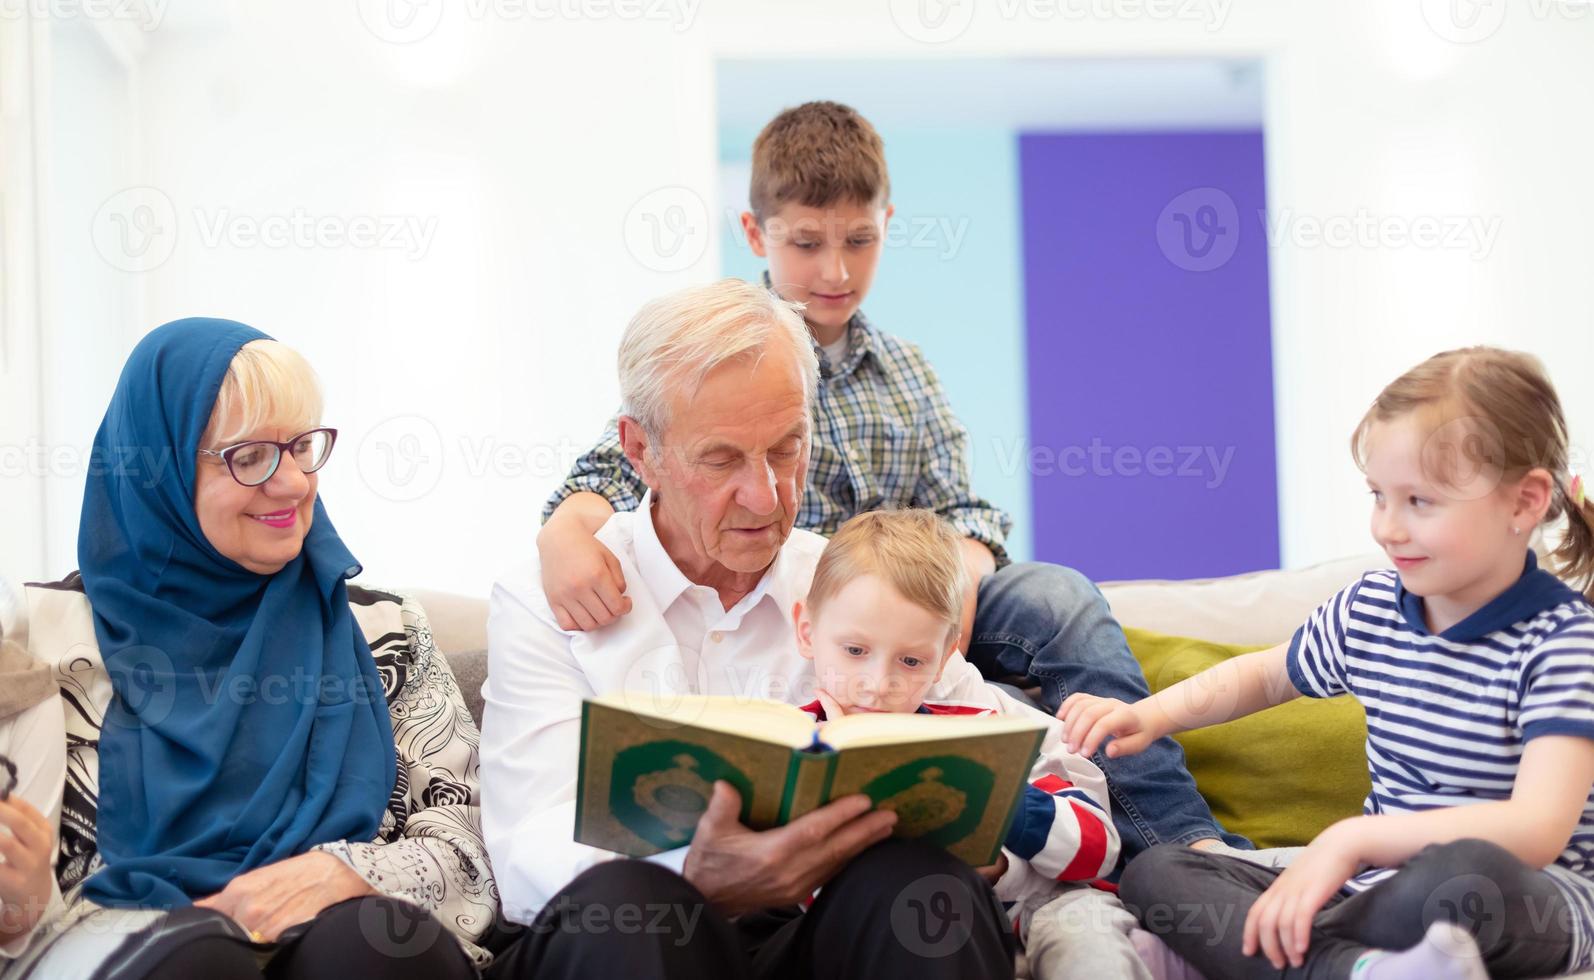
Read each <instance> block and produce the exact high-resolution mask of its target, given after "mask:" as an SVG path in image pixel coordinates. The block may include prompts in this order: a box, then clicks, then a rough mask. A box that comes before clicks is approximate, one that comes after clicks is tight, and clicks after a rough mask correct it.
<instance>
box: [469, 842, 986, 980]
mask: <svg viewBox="0 0 1594 980" xmlns="http://www.w3.org/2000/svg"><path fill="white" fill-rule="evenodd" d="M1014 951H1015V940H1014V938H1013V935H1012V931H1011V930H1010V928H1009V927H1008V922H1007V916H1006V914H1005V913H1004V912H1003V911H1002V908H1001V906H1000V904H999V903H998V902H997V901H996V898H995V896H994V895H993V894H992V893H991V889H990V886H989V885H987V884H986V883H985V881H984V880H983V879H981V878H980V877H979V876H978V875H977V874H975V873H974V871H973V869H971V868H970V867H969V866H968V865H966V864H964V863H963V862H962V861H960V860H958V859H957V858H954V857H952V856H951V855H949V854H947V853H946V852H945V851H943V850H941V849H940V848H936V847H930V846H928V845H923V844H914V843H912V842H908V841H898V840H888V841H884V842H882V843H880V844H877V845H875V846H874V847H871V848H870V849H869V850H867V851H865V852H864V853H862V854H860V855H859V856H858V857H856V858H854V859H853V861H852V863H851V864H849V865H847V867H846V868H845V869H843V870H842V872H841V873H840V874H838V875H837V876H836V877H835V878H833V879H832V880H831V881H830V882H829V883H828V884H826V885H825V887H824V888H823V889H821V890H820V893H819V896H818V898H816V899H815V900H814V902H813V905H812V906H811V907H810V908H809V909H808V911H806V912H803V911H802V910H800V909H798V908H795V907H793V908H791V909H774V910H769V911H766V912H761V913H757V914H754V915H745V916H741V917H740V918H738V919H736V920H735V921H734V922H732V921H730V920H728V919H726V918H725V917H724V916H723V915H721V914H720V913H719V912H717V911H716V910H715V909H714V908H713V907H712V906H710V905H709V904H708V902H707V901H706V900H705V899H704V898H703V895H702V893H700V892H699V891H698V890H697V889H696V888H694V887H693V886H692V884H691V883H690V882H688V881H687V880H686V879H684V878H682V877H681V876H680V875H677V874H675V873H674V872H672V871H670V870H668V869H667V868H662V867H660V866H658V865H656V864H651V863H648V862H646V861H611V862H607V863H605V864H600V865H598V866H597V867H594V868H591V869H589V870H588V871H586V872H585V873H583V874H582V875H580V876H579V877H577V878H576V880H575V881H573V882H571V883H570V884H569V885H568V886H567V887H566V888H565V889H564V890H563V891H561V892H560V893H559V894H558V895H557V896H555V897H554V899H553V900H552V901H551V902H549V903H548V905H547V906H546V907H545V908H544V909H543V911H542V913H541V915H539V916H538V918H537V921H536V922H534V923H532V924H531V925H529V926H526V927H525V928H524V934H523V935H521V936H520V937H519V938H518V939H517V940H516V941H515V942H514V944H513V945H512V946H511V947H510V948H508V949H507V950H505V951H504V952H503V953H502V954H501V955H500V956H499V957H498V959H497V961H496V962H494V964H493V966H492V968H491V969H489V970H488V972H487V975H488V976H489V977H492V978H494V980H498V978H508V977H514V978H537V980H544V978H548V980H558V978H566V977H569V978H576V977H581V978H590V977H626V978H632V977H635V978H655V977H657V978H662V977H712V978H714V980H721V978H757V980H787V978H799V977H800V978H809V977H817V978H822V980H845V978H848V977H871V978H878V977H911V978H913V980H939V978H943V977H945V978H948V980H951V978H959V980H964V978H969V977H981V978H986V977H1011V976H1013V957H1014Z"/></svg>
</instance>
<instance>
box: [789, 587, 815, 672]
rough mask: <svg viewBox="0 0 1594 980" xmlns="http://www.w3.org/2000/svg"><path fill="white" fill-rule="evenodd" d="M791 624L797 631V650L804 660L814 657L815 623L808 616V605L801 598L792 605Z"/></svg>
mask: <svg viewBox="0 0 1594 980" xmlns="http://www.w3.org/2000/svg"><path fill="white" fill-rule="evenodd" d="M791 625H792V629H793V630H794V631H795V632H796V633H797V652H798V653H800V654H802V656H803V659H804V660H812V659H814V623H813V620H811V619H809V618H808V607H807V605H805V604H804V603H803V601H802V600H801V599H798V600H797V601H796V602H794V603H792V605H791Z"/></svg>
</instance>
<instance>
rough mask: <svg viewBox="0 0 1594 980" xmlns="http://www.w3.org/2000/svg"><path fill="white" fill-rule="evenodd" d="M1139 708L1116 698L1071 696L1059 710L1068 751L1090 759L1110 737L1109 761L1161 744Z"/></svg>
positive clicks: (1058, 713)
mask: <svg viewBox="0 0 1594 980" xmlns="http://www.w3.org/2000/svg"><path fill="white" fill-rule="evenodd" d="M1138 708H1139V706H1138V705H1134V704H1125V703H1124V702H1122V701H1119V700H1118V699H1116V698H1098V697H1096V696H1095V695H1094V694H1070V695H1069V696H1068V698H1067V699H1066V700H1065V701H1063V703H1062V706H1061V707H1059V708H1058V709H1057V717H1059V718H1061V719H1062V720H1063V742H1064V743H1065V744H1066V745H1067V747H1068V751H1070V752H1075V753H1078V754H1079V755H1082V756H1084V757H1086V758H1087V759H1088V758H1090V757H1091V756H1093V755H1095V754H1096V749H1097V747H1098V746H1100V745H1101V743H1102V740H1104V739H1105V738H1106V737H1107V736H1109V735H1111V736H1112V737H1113V741H1112V744H1111V745H1109V746H1107V755H1108V757H1109V758H1114V759H1116V758H1118V757H1120V756H1125V755H1135V754H1136V753H1139V752H1143V751H1145V749H1146V746H1148V745H1150V744H1151V743H1152V742H1154V741H1156V740H1157V736H1158V733H1157V732H1156V731H1155V730H1153V728H1152V726H1151V725H1150V724H1148V723H1147V721H1146V719H1145V717H1144V715H1143V713H1142V712H1141V711H1140V710H1138Z"/></svg>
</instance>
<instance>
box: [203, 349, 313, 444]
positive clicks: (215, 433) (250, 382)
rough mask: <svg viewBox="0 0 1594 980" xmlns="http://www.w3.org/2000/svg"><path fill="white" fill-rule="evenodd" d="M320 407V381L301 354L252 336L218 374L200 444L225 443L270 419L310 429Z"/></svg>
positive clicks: (288, 426)
mask: <svg viewBox="0 0 1594 980" xmlns="http://www.w3.org/2000/svg"><path fill="white" fill-rule="evenodd" d="M321 409H322V402H321V385H320V382H318V381H317V380H316V376H315V371H314V370H313V369H312V368H311V367H310V362H309V361H306V360H305V359H304V356H303V355H302V354H300V353H299V352H298V351H296V350H294V349H293V348H292V347H289V346H288V345H287V344H283V343H279V342H278V341H275V340H251V341H250V342H249V343H247V344H245V345H243V346H242V347H240V348H239V349H238V353H237V354H235V355H234V356H233V359H232V363H231V364H230V365H228V367H227V373H226V375H225V376H223V378H222V379H221V390H219V391H218V392H216V405H215V407H214V408H212V409H211V412H210V424H209V425H207V426H206V427H205V435H204V437H203V438H202V439H201V446H202V447H210V448H215V447H218V446H227V445H230V444H232V443H236V442H239V441H241V440H243V439H246V438H248V437H249V436H250V435H252V434H253V433H255V432H257V431H259V430H260V429H263V428H266V427H267V426H273V425H276V426H281V427H282V428H285V429H292V430H293V431H294V433H298V432H300V431H303V430H304V429H312V428H314V427H315V426H317V425H319V424H320V422H321Z"/></svg>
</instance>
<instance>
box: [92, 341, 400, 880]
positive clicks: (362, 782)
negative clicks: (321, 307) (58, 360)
mask: <svg viewBox="0 0 1594 980" xmlns="http://www.w3.org/2000/svg"><path fill="white" fill-rule="evenodd" d="M269 339H270V338H268V337H267V336H266V335H265V334H263V333H261V332H259V331H258V330H254V329H252V328H250V327H246V326H244V325H243V324H241V323H234V322H232V321H230V320H207V319H189V320H178V321H175V322H173V323H168V324H166V325H165V326H163V327H161V328H159V329H157V330H155V331H154V332H153V333H151V334H149V335H148V336H147V337H145V338H144V339H143V340H142V341H141V342H140V343H139V345H138V346H137V347H136V348H134V350H133V353H132V355H131V356H130V357H129V358H128V360H127V365H126V367H124V368H123V369H122V377H121V380H120V381H119V382H118V383H117V386H116V393H115V394H114V395H113V396H112V397H111V404H110V407H109V408H108V409H106V412H105V421H104V422H103V423H101V425H100V430H99V433H98V434H97V435H96V436H95V437H94V455H93V457H92V463H91V465H90V467H89V477H88V484H87V487H86V488H85V491H84V495H83V520H82V523H81V525H80V527H79V529H78V562H79V565H80V567H81V569H82V573H83V585H84V589H85V591H86V592H87V593H88V598H89V602H90V604H91V605H92V606H93V609H94V633H95V636H96V637H97V638H98V640H99V646H100V654H101V656H102V657H103V658H104V660H105V666H106V670H107V672H108V673H109V674H110V678H111V687H112V689H113V691H114V692H115V694H114V697H113V698H112V699H111V703H110V705H109V707H108V708H107V709H106V714H105V723H104V727H103V729H102V731H101V734H100V747H99V756H100V778H99V788H100V799H99V816H98V827H97V837H98V843H99V851H100V856H101V857H102V858H103V859H104V862H105V868H104V870H102V871H100V872H99V873H97V874H95V875H94V876H93V877H92V878H90V879H89V880H88V882H87V883H86V884H85V886H84V894H85V895H87V896H88V897H89V898H91V899H93V900H94V901H96V902H99V903H101V904H103V905H110V906H138V907H144V908H172V907H175V906H181V905H187V904H189V903H190V902H191V901H193V900H194V899H198V898H203V897H205V896H208V895H212V894H215V893H216V892H218V891H220V890H221V889H222V888H223V887H224V886H225V885H226V884H227V882H228V881H230V880H231V879H232V878H234V877H235V876H237V875H239V874H242V873H243V872H246V871H249V870H252V869H254V868H259V867H263V866H265V865H268V864H272V863H274V862H276V861H280V860H282V859H284V858H288V857H292V856H294V855H296V854H302V853H304V852H305V851H307V850H309V849H310V848H312V847H314V846H315V845H317V844H322V843H326V842H328V841H335V840H345V839H347V840H356V841H369V840H371V839H373V838H374V837H375V836H376V832H377V828H378V825H379V823H380V821H381V817H382V812H383V810H384V808H385V806H386V804H387V800H388V796H389V794H390V793H391V792H392V789H393V784H394V780H395V771H394V751H393V729H392V724H391V722H390V721H389V719H388V710H387V704H386V701H385V699H384V698H383V695H382V683H381V680H380V678H379V676H378V674H377V671H376V664H375V662H374V661H373V660H372V658H371V649H370V647H369V646H367V645H366V642H365V638H364V637H363V636H362V635H361V633H360V629H359V627H358V625H356V623H355V621H354V617H353V615H352V614H351V613H350V612H349V598H348V589H347V586H346V585H345V580H346V579H348V578H350V577H352V576H354V575H356V574H358V573H359V570H360V566H359V564H358V563H357V562H356V561H355V559H354V556H353V555H352V554H350V553H349V550H348V549H347V548H346V547H344V545H343V542H342V541H341V540H339V538H338V533H337V531H336V530H334V529H333V527H332V522H331V521H330V520H329V519H328V518H327V515H326V511H325V510H324V509H323V508H322V506H321V502H320V501H319V500H317V501H316V504H315V518H314V520H313V521H312V523H311V527H310V532H309V534H308V535H306V537H305V540H304V547H303V549H302V550H301V551H300V553H299V556H298V557H297V558H295V559H294V560H293V561H291V562H289V563H288V564H287V565H286V566H285V567H284V568H283V569H282V570H281V571H278V572H276V573H275V574H271V575H261V574H257V573H255V572H251V571H248V570H247V569H245V568H243V567H242V566H241V565H238V564H237V563H236V562H234V561H232V560H231V559H229V558H226V557H224V556H223V555H222V554H221V553H220V552H218V551H217V550H216V549H215V548H214V547H212V546H211V544H210V542H209V541H208V540H207V539H206V538H205V535H204V533H203V532H202V531H201V530H200V526H199V518H198V517H197V516H196V515H195V513H194V481H195V474H196V470H197V467H198V462H197V457H196V450H198V449H199V448H200V446H199V441H200V438H201V436H202V435H203V434H204V431H205V428H206V426H207V424H208V423H209V421H210V414H211V409H212V407H213V406H214V404H215V401H216V394H217V392H218V391H219V390H220V389H221V382H222V379H223V377H224V376H225V375H226V373H227V368H228V366H229V365H230V364H231V363H232V359H233V356H234V355H236V354H237V353H238V350H239V348H241V347H242V346H243V345H244V344H247V343H249V342H250V341H252V340H269Z"/></svg>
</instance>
